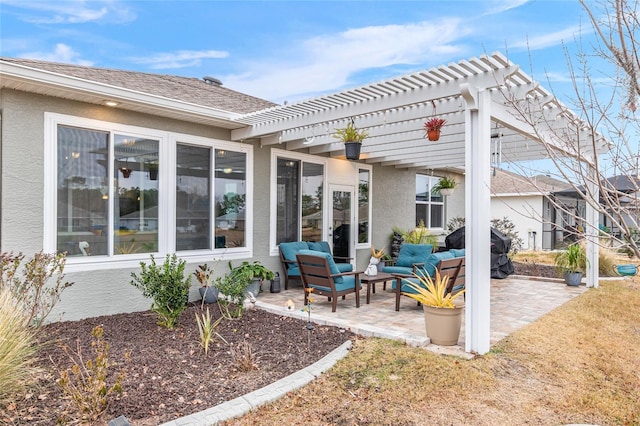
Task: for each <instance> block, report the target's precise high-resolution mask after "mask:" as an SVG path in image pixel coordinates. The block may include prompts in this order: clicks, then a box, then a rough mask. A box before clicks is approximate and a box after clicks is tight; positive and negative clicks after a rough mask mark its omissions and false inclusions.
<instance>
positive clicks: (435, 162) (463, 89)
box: [231, 53, 608, 354]
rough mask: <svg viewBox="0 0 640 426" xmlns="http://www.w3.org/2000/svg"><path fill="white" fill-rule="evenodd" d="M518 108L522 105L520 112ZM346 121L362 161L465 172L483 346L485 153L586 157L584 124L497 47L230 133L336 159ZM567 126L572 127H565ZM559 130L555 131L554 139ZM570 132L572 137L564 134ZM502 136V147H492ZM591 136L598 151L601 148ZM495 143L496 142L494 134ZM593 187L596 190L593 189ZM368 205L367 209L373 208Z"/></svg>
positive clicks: (474, 332) (592, 226)
mask: <svg viewBox="0 0 640 426" xmlns="http://www.w3.org/2000/svg"><path fill="white" fill-rule="evenodd" d="M522 111H526V112H527V114H526V115H524V114H523V113H522ZM434 116H437V117H440V118H444V119H446V120H447V124H446V127H445V129H446V130H444V131H443V135H442V137H441V139H440V141H439V142H437V143H432V142H427V141H425V139H424V129H423V124H424V121H425V119H428V118H430V117H434ZM350 120H353V121H354V122H355V124H356V126H357V127H358V128H361V129H367V131H368V133H369V138H367V140H366V143H364V144H363V146H362V156H361V159H363V160H364V161H365V162H366V163H368V164H380V165H382V166H389V167H397V168H408V169H415V170H416V171H422V170H425V171H443V170H448V171H456V172H461V173H465V175H466V184H467V188H466V191H465V194H466V195H465V197H466V198H465V212H466V213H465V215H466V224H467V232H466V247H467V260H466V267H467V276H468V277H469V279H468V281H469V283H470V285H469V286H468V287H467V297H466V325H465V327H466V328H465V329H466V330H467V331H466V342H465V349H466V351H468V352H475V353H480V354H483V353H486V352H488V351H489V346H490V343H489V331H490V323H489V318H490V309H491V307H490V298H489V296H490V278H489V277H490V270H489V265H490V259H489V256H490V252H489V250H487V249H486V248H487V247H489V246H490V219H491V217H490V211H489V209H487V208H486V206H488V205H490V173H491V162H492V158H494V159H495V158H496V157H497V156H499V157H500V158H501V161H503V162H519V161H531V160H539V159H544V158H547V157H548V155H549V150H554V151H556V152H559V153H561V154H563V155H576V153H579V154H580V158H581V160H583V161H586V162H587V163H589V161H591V160H592V159H593V158H594V155H593V153H592V152H591V150H592V146H593V145H592V144H591V142H590V141H591V136H592V135H591V133H590V132H591V130H590V129H589V128H587V127H585V126H584V125H583V123H582V122H581V121H580V120H579V119H578V117H577V116H576V115H575V114H574V113H572V112H571V111H570V110H568V109H567V108H566V107H565V106H564V105H563V104H562V103H561V102H560V101H558V100H557V99H556V98H555V97H554V96H553V95H552V94H550V93H549V92H548V91H547V90H545V89H544V88H542V87H541V86H540V85H539V84H538V83H537V82H535V81H534V80H533V79H531V78H530V77H529V76H528V75H527V74H525V73H524V72H522V70H521V69H520V68H519V67H518V66H517V65H515V64H513V63H512V62H510V61H509V60H508V59H507V58H506V57H505V56H504V55H502V54H501V53H493V54H492V55H490V56H487V55H483V56H481V57H479V58H471V59H469V60H462V61H460V62H458V63H452V64H449V65H447V66H440V67H438V68H432V69H430V70H428V71H421V72H416V73H413V74H410V75H405V76H401V77H397V78H392V79H389V80H386V81H383V82H380V83H375V84H369V85H366V86H361V87H357V88H354V89H349V90H344V91H342V92H339V93H334V94H330V95H326V96H321V97H317V98H313V99H308V100H304V101H300V102H295V103H292V104H290V105H282V106H277V107H273V108H269V109H265V110H261V111H257V112H254V113H250V114H245V115H242V116H240V117H238V118H237V119H235V121H237V122H238V123H239V124H243V125H245V127H242V128H238V129H235V130H233V131H232V132H231V135H232V139H233V140H237V141H241V140H248V139H256V138H257V139H259V140H260V144H261V146H269V145H280V146H282V147H284V148H286V149H287V150H304V151H305V152H308V153H310V154H318V155H329V156H332V157H343V156H344V146H343V143H342V142H340V141H338V140H337V139H335V138H333V136H332V134H333V132H334V129H336V128H340V127H345V126H346V125H347V123H348V122H349V121H350ZM571 129H575V130H573V131H572V130H571ZM559 131H561V132H562V133H563V137H562V138H558V137H557V135H558V134H559ZM571 132H573V134H571ZM492 134H493V135H496V134H499V135H500V146H499V147H497V146H496V144H495V143H492ZM596 136H597V140H598V146H599V148H598V151H601V150H607V149H608V145H607V143H606V141H605V140H604V139H603V138H601V137H600V136H599V135H596ZM494 139H495V138H494ZM591 189H592V191H593V192H592V193H596V188H591ZM587 206H588V207H587V218H586V219H587V227H586V232H587V236H591V237H594V236H596V235H597V231H598V213H597V211H596V210H595V209H594V208H593V207H591V205H590V204H589V203H587ZM374 208H375V206H374ZM597 250H598V248H597V245H596V244H595V243H594V238H587V255H588V258H589V263H588V270H587V285H588V286H591V287H597V285H598V281H597V279H598V274H597V271H598V252H597Z"/></svg>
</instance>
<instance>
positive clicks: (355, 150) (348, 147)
mask: <svg viewBox="0 0 640 426" xmlns="http://www.w3.org/2000/svg"><path fill="white" fill-rule="evenodd" d="M361 146H362V144H361V143H360V142H345V143H344V153H345V155H346V156H347V160H359V159H360V147H361Z"/></svg>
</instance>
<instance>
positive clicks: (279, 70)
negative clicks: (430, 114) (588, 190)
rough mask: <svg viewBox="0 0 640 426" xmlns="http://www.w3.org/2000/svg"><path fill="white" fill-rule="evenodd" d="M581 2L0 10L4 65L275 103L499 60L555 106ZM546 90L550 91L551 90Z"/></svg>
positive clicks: (91, 4)
mask: <svg viewBox="0 0 640 426" xmlns="http://www.w3.org/2000/svg"><path fill="white" fill-rule="evenodd" d="M592 37H593V34H592V33H591V25H590V24H589V22H588V20H587V18H586V15H585V13H584V11H583V10H582V7H581V5H580V4H579V2H578V1H577V0H570V1H569V0H567V1H562V0H548V1H545V0H533V1H527V0H488V1H482V0H477V1H476V0H467V1H211V0H200V1H142V0H138V1H125V0H122V1H120V0H92V1H79V0H78V1H76V0H57V1H46V2H40V1H37V0H29V1H27V0H0V55H1V56H7V57H14V58H30V59H40V60H47V61H55V62H62V63H70V64H80V65H89V66H94V67H102V68H117V69H124V70H133V71H140V72H149V73H157V74H171V75H180V76H185V77H197V78H202V77H204V76H212V77H215V78H218V79H220V80H221V81H222V83H223V85H224V86H225V87H227V88H230V89H233V90H237V91H240V92H244V93H247V94H250V95H253V96H258V97H261V98H264V99H268V100H271V101H274V102H277V103H283V102H285V101H287V102H294V101H296V100H302V99H307V98H311V97H315V96H318V95H321V94H327V93H333V92H337V91H340V90H343V89H347V88H352V87H358V86H361V85H365V84H369V83H374V82H378V81H383V80H385V79H388V78H392V77H396V76H399V75H404V74H408V73H411V72H415V71H419V70H423V69H429V68H431V67H437V66H439V65H446V64H449V63H451V62H457V61H459V60H461V59H469V58H472V57H478V56H480V55H482V54H490V53H492V52H494V51H500V52H502V53H503V54H505V55H507V56H508V57H509V59H511V60H512V61H513V62H515V63H517V64H519V65H520V66H521V68H522V69H524V70H525V72H527V73H528V74H529V75H531V76H533V77H534V78H535V79H537V80H538V81H540V82H541V83H542V84H543V86H545V87H547V88H549V89H553V90H554V92H555V93H556V95H557V96H558V97H560V98H561V99H562V98H563V96H565V91H566V93H567V96H570V95H571V92H570V90H569V87H570V86H569V85H568V83H569V81H570V78H569V73H568V66H567V61H566V58H565V52H564V48H563V46H566V47H567V48H568V49H569V50H570V51H571V52H574V51H575V47H576V40H578V39H579V40H580V43H582V44H585V43H588V42H589V40H590V39H591V38H592ZM550 86H551V87H550Z"/></svg>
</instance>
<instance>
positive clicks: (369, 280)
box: [360, 272, 395, 305]
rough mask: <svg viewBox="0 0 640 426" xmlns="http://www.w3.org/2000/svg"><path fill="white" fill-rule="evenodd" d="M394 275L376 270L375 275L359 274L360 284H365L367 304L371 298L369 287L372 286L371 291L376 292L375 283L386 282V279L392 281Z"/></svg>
mask: <svg viewBox="0 0 640 426" xmlns="http://www.w3.org/2000/svg"><path fill="white" fill-rule="evenodd" d="M394 279H395V276H393V275H391V274H388V273H386V272H378V273H377V274H376V275H371V276H370V275H365V274H360V282H361V283H362V284H366V285H367V305H368V304H369V301H370V300H371V287H373V292H374V293H375V292H376V283H385V284H386V283H387V281H393V280H394Z"/></svg>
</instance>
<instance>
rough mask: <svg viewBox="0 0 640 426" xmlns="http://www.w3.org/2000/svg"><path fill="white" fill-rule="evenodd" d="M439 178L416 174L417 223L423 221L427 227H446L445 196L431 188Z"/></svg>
mask: <svg viewBox="0 0 640 426" xmlns="http://www.w3.org/2000/svg"><path fill="white" fill-rule="evenodd" d="M439 180H440V178H438V177H435V176H426V175H416V225H418V224H419V223H420V222H421V221H423V222H424V224H425V226H426V227H427V228H444V197H443V196H442V194H440V193H439V192H438V191H435V192H434V191H432V190H431V189H432V188H433V187H434V186H435V185H436V184H437V183H438V181H439Z"/></svg>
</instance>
